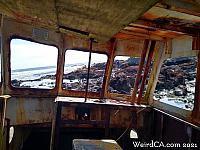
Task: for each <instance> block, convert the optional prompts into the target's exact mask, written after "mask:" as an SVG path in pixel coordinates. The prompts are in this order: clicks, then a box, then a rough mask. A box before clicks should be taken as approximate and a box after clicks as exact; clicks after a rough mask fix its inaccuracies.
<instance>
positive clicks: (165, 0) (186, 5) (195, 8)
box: [156, 0, 200, 16]
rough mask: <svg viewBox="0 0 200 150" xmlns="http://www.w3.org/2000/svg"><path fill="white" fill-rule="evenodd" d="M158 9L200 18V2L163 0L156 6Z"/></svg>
mask: <svg viewBox="0 0 200 150" xmlns="http://www.w3.org/2000/svg"><path fill="white" fill-rule="evenodd" d="M156 6H158V7H162V8H166V9H170V10H174V11H178V12H182V13H186V14H190V15H194V16H200V2H198V1H196V2H191V1H188V0H162V1H161V2H160V3H158V4H156Z"/></svg>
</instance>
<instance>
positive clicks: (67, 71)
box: [62, 50, 107, 92]
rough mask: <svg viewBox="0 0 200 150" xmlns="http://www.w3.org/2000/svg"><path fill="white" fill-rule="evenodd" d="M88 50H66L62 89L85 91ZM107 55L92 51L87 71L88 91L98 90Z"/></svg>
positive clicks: (101, 81) (99, 89) (100, 87)
mask: <svg viewBox="0 0 200 150" xmlns="http://www.w3.org/2000/svg"><path fill="white" fill-rule="evenodd" d="M88 61H89V52H84V51H78V50H67V51H66V54H65V67H64V75H63V84H62V86H63V89H67V90H74V91H85V88H86V82H87V75H88ZM106 62H107V56H106V55H105V54H99V53H92V54H91V66H90V73H89V88H88V91H90V92H100V91H101V89H102V83H103V78H104V73H105V68H106Z"/></svg>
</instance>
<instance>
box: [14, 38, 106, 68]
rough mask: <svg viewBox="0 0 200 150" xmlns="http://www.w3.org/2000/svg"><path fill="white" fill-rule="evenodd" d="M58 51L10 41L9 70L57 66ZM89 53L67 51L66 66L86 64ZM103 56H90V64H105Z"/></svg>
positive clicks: (45, 46)
mask: <svg viewBox="0 0 200 150" xmlns="http://www.w3.org/2000/svg"><path fill="white" fill-rule="evenodd" d="M57 55H58V49H57V48H56V47H54V46H48V45H44V44H39V43H34V42H30V41H26V40H21V39H12V40H11V69H12V70H15V69H25V68H35V67H45V66H56V65H57ZM88 58H89V52H82V51H75V50H67V51H66V55H65V60H66V64H77V63H84V64H87V63H88ZM106 61H107V56H106V55H104V54H92V60H91V63H92V64H93V63H100V62H106Z"/></svg>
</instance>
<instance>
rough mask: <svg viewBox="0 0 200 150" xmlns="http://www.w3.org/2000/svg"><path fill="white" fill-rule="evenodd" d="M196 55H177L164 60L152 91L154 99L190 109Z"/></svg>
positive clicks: (192, 99)
mask: <svg viewBox="0 0 200 150" xmlns="http://www.w3.org/2000/svg"><path fill="white" fill-rule="evenodd" d="M196 64H197V57H178V58H170V59H167V60H165V61H164V63H163V65H162V67H161V71H160V74H159V77H158V82H157V85H156V89H155V92H154V99H156V100H159V101H161V102H163V103H167V104H169V105H173V106H176V107H179V108H183V109H187V110H192V109H193V105H194V93H195V83H196V73H197V67H196Z"/></svg>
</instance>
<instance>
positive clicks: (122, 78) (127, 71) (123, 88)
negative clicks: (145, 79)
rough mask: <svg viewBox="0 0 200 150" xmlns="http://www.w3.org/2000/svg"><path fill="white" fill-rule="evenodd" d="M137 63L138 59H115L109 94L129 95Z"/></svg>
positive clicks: (123, 57) (117, 57) (119, 57)
mask: <svg viewBox="0 0 200 150" xmlns="http://www.w3.org/2000/svg"><path fill="white" fill-rule="evenodd" d="M139 62H140V58H138V57H126V56H116V57H115V59H114V63H113V68H112V73H111V79H110V87H109V91H110V92H111V93H118V94H128V95H130V94H131V91H132V90H133V86H134V82H135V78H136V75H137V70H138V65H139Z"/></svg>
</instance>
